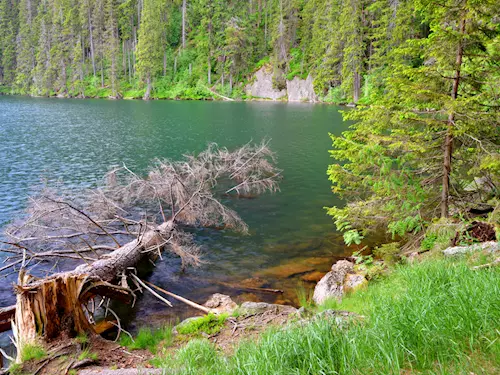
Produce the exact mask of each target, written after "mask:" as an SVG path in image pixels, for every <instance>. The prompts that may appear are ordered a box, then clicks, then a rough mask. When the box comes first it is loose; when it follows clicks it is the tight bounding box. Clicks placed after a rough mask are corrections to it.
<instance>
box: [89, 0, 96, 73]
mask: <svg viewBox="0 0 500 375" xmlns="http://www.w3.org/2000/svg"><path fill="white" fill-rule="evenodd" d="M88 17H89V38H90V57H91V59H92V70H93V72H94V77H95V75H96V69H95V56H94V38H93V35H92V17H91V14H90V6H89V14H88Z"/></svg>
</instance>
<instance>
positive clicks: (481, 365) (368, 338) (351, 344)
mask: <svg viewBox="0 0 500 375" xmlns="http://www.w3.org/2000/svg"><path fill="white" fill-rule="evenodd" d="M480 261H481V262H486V261H487V259H486V258H484V259H480ZM476 262H477V261H476ZM471 263H473V260H472V259H465V258H463V259H460V260H445V259H438V260H426V261H422V262H421V263H417V264H414V265H398V266H396V267H395V268H394V270H393V272H392V273H391V274H390V275H389V276H387V277H385V278H383V279H382V280H380V281H377V282H373V283H371V284H370V286H369V287H368V288H367V289H365V290H362V291H359V292H357V293H355V294H353V295H350V296H347V297H346V298H345V299H344V301H343V302H342V303H341V304H338V303H336V302H329V303H327V304H325V305H324V306H321V307H320V309H327V308H335V309H342V310H350V311H354V312H358V313H360V314H362V315H364V316H365V319H362V320H359V321H356V322H353V323H351V324H348V325H341V326H338V325H336V324H332V322H331V321H330V322H329V321H327V320H325V319H317V320H315V321H313V322H311V323H308V324H306V325H303V326H295V327H292V328H288V329H284V330H274V331H271V332H268V333H267V334H265V335H264V336H263V337H261V339H260V340H259V341H258V342H248V343H244V344H242V345H240V346H239V347H238V348H237V349H236V350H235V352H234V354H233V355H231V356H225V355H223V354H221V353H220V352H218V351H217V350H216V349H215V348H214V347H213V346H212V344H210V343H209V342H208V341H206V340H199V339H198V340H192V341H190V342H189V343H188V344H187V345H186V346H185V347H184V348H182V349H180V350H179V351H177V352H176V353H175V354H174V355H166V356H164V357H163V358H160V359H159V362H160V364H161V366H162V367H165V368H168V369H169V373H175V374H228V375H229V374H231V375H235V374H255V375H260V374H441V375H444V374H449V375H451V374H454V375H456V374H464V375H465V374H467V375H470V374H471V373H474V374H476V375H479V374H494V373H496V372H495V371H497V370H496V369H498V368H499V366H500V338H499V336H500V271H499V270H498V268H492V269H482V270H472V269H471ZM160 357H161V355H160ZM157 362H158V361H157Z"/></svg>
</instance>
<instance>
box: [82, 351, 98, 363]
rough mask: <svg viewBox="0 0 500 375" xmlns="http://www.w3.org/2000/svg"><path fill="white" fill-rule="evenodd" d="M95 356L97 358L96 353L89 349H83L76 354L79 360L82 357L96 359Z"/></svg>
mask: <svg viewBox="0 0 500 375" xmlns="http://www.w3.org/2000/svg"><path fill="white" fill-rule="evenodd" d="M97 358H98V356H97V353H93V352H91V351H90V349H85V350H83V351H82V352H81V353H80V355H79V356H78V360H79V361H83V360H84V359H91V360H93V361H97Z"/></svg>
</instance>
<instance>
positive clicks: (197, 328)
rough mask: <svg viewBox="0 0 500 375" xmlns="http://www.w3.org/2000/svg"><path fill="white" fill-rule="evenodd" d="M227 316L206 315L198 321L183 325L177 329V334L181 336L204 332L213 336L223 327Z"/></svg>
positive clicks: (194, 320)
mask: <svg viewBox="0 0 500 375" xmlns="http://www.w3.org/2000/svg"><path fill="white" fill-rule="evenodd" d="M227 317H228V314H221V315H215V314H212V313H210V314H207V315H205V316H203V317H200V318H198V319H193V320H190V321H188V322H186V323H184V324H181V325H180V326H178V327H177V332H179V333H180V334H181V335H191V334H197V333H201V332H204V333H206V334H208V335H214V334H216V333H218V332H219V331H220V330H221V328H222V327H223V326H224V322H225V321H226V319H227Z"/></svg>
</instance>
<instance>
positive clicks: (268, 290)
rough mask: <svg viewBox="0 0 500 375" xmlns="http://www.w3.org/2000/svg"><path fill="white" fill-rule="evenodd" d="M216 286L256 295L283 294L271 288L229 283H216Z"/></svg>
mask: <svg viewBox="0 0 500 375" xmlns="http://www.w3.org/2000/svg"><path fill="white" fill-rule="evenodd" d="M217 284H220V285H223V286H226V287H228V288H231V289H237V290H245V291H249V292H258V293H272V294H283V293H284V291H283V290H282V289H273V288H256V287H251V286H243V285H235V284H231V283H225V282H223V281H218V282H217Z"/></svg>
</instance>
